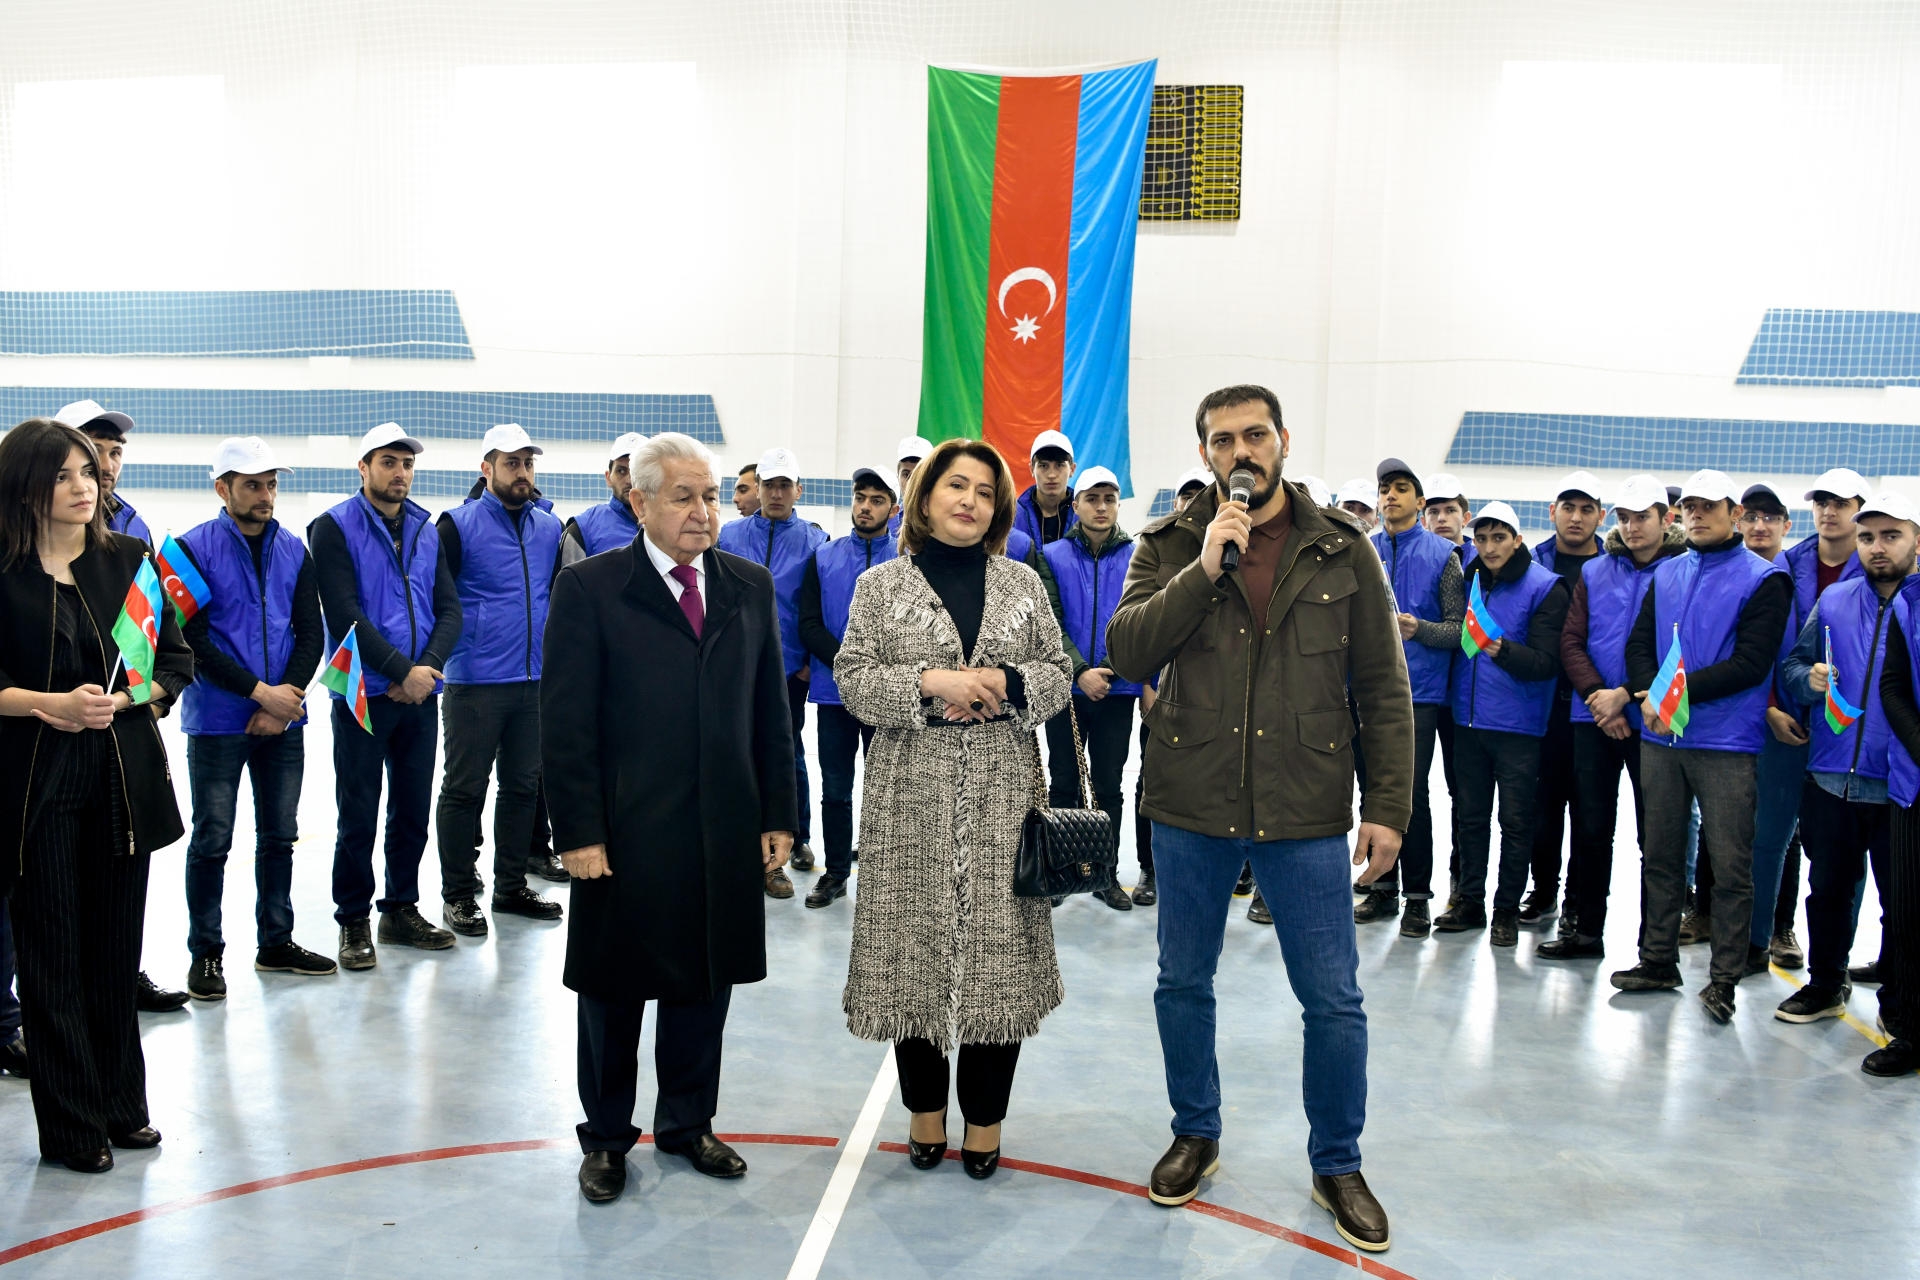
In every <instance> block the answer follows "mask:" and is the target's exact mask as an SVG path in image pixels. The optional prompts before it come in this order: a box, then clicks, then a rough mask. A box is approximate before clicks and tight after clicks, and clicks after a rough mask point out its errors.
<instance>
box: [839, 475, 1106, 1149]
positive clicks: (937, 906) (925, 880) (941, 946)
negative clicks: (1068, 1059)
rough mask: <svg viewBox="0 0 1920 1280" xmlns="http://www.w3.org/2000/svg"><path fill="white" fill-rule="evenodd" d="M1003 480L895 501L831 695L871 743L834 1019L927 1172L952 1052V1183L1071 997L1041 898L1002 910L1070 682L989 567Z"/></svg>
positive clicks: (1019, 582)
mask: <svg viewBox="0 0 1920 1280" xmlns="http://www.w3.org/2000/svg"><path fill="white" fill-rule="evenodd" d="M1013 496H1014V495H1013V477H1012V475H1011V474H1010V473H1009V472H1008V470H1007V464H1006V462H1005V461H1004V460H1003V459H1002V458H1001V457H1000V455H999V454H998V453H997V452H995V451H994V449H993V447H992V446H991V445H987V444H984V443H982V442H980V441H977V440H950V441H947V442H946V443H944V444H942V445H940V446H939V447H938V448H936V449H935V450H934V451H933V453H932V454H930V455H929V456H928V457H927V458H926V460H925V461H924V462H922V463H921V464H920V467H919V469H918V470H917V471H915V473H914V475H913V478H912V480H911V481H910V482H909V484H908V486H907V496H906V514H905V516H904V518H903V520H902V525H901V543H902V547H901V552H902V554H901V555H900V557H899V558H898V559H896V560H892V561H889V562H888V563H886V564H883V565H879V566H876V567H875V568H873V569H870V570H868V571H867V572H866V573H863V574H861V575H860V578H859V581H858V583H857V585H856V586H855V588H854V593H853V604H852V607H851V613H850V616H849V618H848V620H847V631H846V636H845V639H844V640H843V641H842V642H841V646H840V652H839V656H838V657H836V658H835V660H834V665H833V677H834V681H835V683H836V684H838V685H839V688H840V696H841V698H842V699H843V700H844V702H845V703H846V707H847V710H848V711H850V712H852V713H853V714H854V716H856V717H857V718H859V719H860V720H861V721H863V722H865V723H867V724H870V725H873V726H874V727H875V729H876V730H877V732H876V733H875V734H874V738H873V744H872V745H871V746H870V747H868V748H867V763H866V789H865V794H864V795H863V797H862V801H861V808H860V893H859V897H858V900H857V901H856V903H855V907H854V923H853V954H852V958H851V961H850V963H849V965H848V972H847V990H846V996H845V1000H844V1007H845V1009H846V1013H847V1025H848V1026H849V1027H850V1028H851V1029H852V1031H853V1033H854V1034H855V1035H857V1036H860V1037H861V1038H862V1039H867V1040H883V1041H891V1042H893V1044H894V1046H895V1057H896V1059H897V1060H898V1062H899V1066H900V1095H901V1101H903V1102H904V1103H905V1104H906V1106H907V1109H908V1110H909V1111H912V1112H913V1113H914V1118H913V1129H912V1132H911V1134H910V1137H911V1141H910V1143H909V1150H910V1154H911V1156H912V1159H913V1162H914V1163H915V1164H916V1165H918V1166H920V1167H921V1168H934V1167H936V1166H938V1165H939V1164H940V1162H941V1161H942V1160H943V1159H944V1157H945V1154H946V1107H947V1094H948V1070H947V1058H946V1055H947V1053H948V1052H949V1050H950V1049H952V1047H953V1046H954V1045H955V1044H958V1045H959V1066H958V1077H959V1081H958V1083H959V1094H960V1109H961V1112H962V1114H963V1115H964V1116H965V1117H966V1120H967V1133H966V1137H965V1139H964V1141H963V1142H962V1144H961V1155H962V1163H963V1164H964V1165H965V1166H966V1169H967V1172H968V1173H970V1174H972V1175H973V1176H975V1177H980V1178H984V1177H988V1176H990V1175H991V1174H992V1173H993V1171H994V1168H995V1167H996V1165H997V1163H998V1159H999V1148H1000V1134H999V1129H1000V1121H1001V1120H1002V1119H1003V1118H1004V1117H1005V1115H1006V1110H1007V1098H1008V1095H1009V1093H1010V1091H1011V1089H1012V1086H1013V1069H1014V1065H1015V1063H1016V1061H1017V1060H1018V1058H1019V1053H1020V1042H1021V1041H1022V1040H1023V1039H1025V1038H1026V1037H1027V1036H1030V1035H1032V1034H1033V1033H1034V1032H1036V1031H1038V1030H1039V1028H1040V1020H1041V1019H1042V1018H1044V1017H1046V1016H1047V1014H1048V1013H1050V1012H1052V1011H1053V1009H1054V1008H1055V1007H1056V1006H1057V1005H1058V1004H1059V1003H1060V1001H1061V999H1062V997H1063V996H1064V994H1065V992H1064V989H1063V987H1062V985H1061V982H1060V969H1059V966H1058V965H1057V964H1056V963H1055V960H1054V952H1053V920H1052V910H1051V906H1050V904H1049V903H1048V902H1047V900H1046V899H1045V898H1017V897H1015V896H1014V894H1013V862H1014V854H1015V851H1016V850H1017V849H1018V847H1019V842H1020V827H1021V823H1022V821H1023V820H1024V819H1025V817H1026V814H1027V810H1028V809H1029V808H1030V807H1031V806H1032V804H1033V802H1034V798H1035V796H1034V776H1035V772H1036V770H1037V769H1038V766H1039V754H1038V753H1039V747H1038V743H1037V741H1036V739H1035V736H1034V730H1035V728H1037V727H1038V726H1039V725H1041V724H1044V723H1045V722H1046V720H1047V718H1048V717H1050V716H1052V715H1054V714H1055V713H1057V712H1058V711H1060V709H1061V708H1063V707H1064V706H1066V704H1067V698H1068V696H1069V692H1070V689H1071V685H1070V683H1069V682H1070V679H1071V667H1070V665H1069V663H1068V660H1067V657H1066V655H1065V653H1064V652H1063V651H1062V649H1061V645H1060V628H1059V626H1058V624H1057V623H1056V622H1055V621H1054V617H1053V610H1052V609H1051V607H1049V604H1048V601H1047V596H1046V592H1045V589H1044V588H1043V587H1042V586H1041V584H1040V579H1039V577H1038V576H1037V575H1036V574H1035V573H1034V571H1033V570H1032V569H1030V568H1028V567H1027V566H1026V565H1023V564H1017V563H1015V562H1014V561H1012V560H1009V559H1007V558H1006V557H1005V556H1003V555H1001V554H999V553H1000V551H1001V550H1002V549H1003V548H1004V547H1005V544H1006V536H1007V530H1008V529H1009V528H1011V527H1012V524H1013Z"/></svg>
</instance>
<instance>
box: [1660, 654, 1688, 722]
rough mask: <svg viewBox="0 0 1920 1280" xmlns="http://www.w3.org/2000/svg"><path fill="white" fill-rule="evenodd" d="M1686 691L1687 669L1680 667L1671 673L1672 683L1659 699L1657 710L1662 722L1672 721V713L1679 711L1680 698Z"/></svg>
mask: <svg viewBox="0 0 1920 1280" xmlns="http://www.w3.org/2000/svg"><path fill="white" fill-rule="evenodd" d="M1686 691H1687V669H1686V667H1685V666H1682V667H1681V668H1680V669H1679V670H1677V671H1675V672H1674V673H1673V683H1672V684H1670V685H1668V686H1667V689H1666V693H1665V694H1663V695H1662V696H1661V698H1660V706H1659V710H1658V715H1659V718H1660V719H1662V720H1671V719H1673V713H1674V712H1676V711H1678V710H1679V709H1680V696H1681V695H1682V694H1684V693H1685V692H1686Z"/></svg>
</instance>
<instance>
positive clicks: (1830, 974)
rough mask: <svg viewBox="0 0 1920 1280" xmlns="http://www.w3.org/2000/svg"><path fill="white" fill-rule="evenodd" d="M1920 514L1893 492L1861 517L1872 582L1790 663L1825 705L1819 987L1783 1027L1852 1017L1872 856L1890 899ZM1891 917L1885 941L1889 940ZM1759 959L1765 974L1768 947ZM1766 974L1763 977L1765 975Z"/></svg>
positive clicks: (1812, 818) (1810, 811) (1809, 792)
mask: <svg viewBox="0 0 1920 1280" xmlns="http://www.w3.org/2000/svg"><path fill="white" fill-rule="evenodd" d="M1915 518H1916V512H1915V510H1914V505H1913V503H1912V501H1911V500H1910V499H1908V498H1907V496H1906V495H1905V494H1901V493H1894V492H1892V491H1890V490H1882V491H1881V492H1880V494H1879V495H1878V496H1876V497H1874V498H1872V499H1870V500H1869V501H1868V502H1867V503H1866V504H1865V505H1863V506H1862V507H1861V508H1860V510H1859V511H1858V512H1856V513H1855V514H1854V516H1853V523H1854V527H1855V529H1856V530H1857V531H1858V535H1859V557H1860V567H1861V568H1862V569H1863V570H1864V571H1865V572H1864V575H1863V576H1861V577H1856V578H1848V579H1845V580H1843V581H1840V582H1838V583H1835V584H1834V585H1833V586H1831V587H1828V588H1827V589H1826V590H1825V591H1824V592H1822V593H1821V595H1820V598H1819V601H1818V602H1817V603H1816V604H1815V605H1814V606H1813V610H1812V612H1811V613H1810V614H1809V615H1808V617H1807V625H1806V626H1805V627H1803V628H1802V629H1801V631H1800V638H1799V640H1798V641H1797V642H1796V643H1795V644H1794V646H1793V652H1791V653H1789V654H1788V655H1787V657H1786V659H1785V660H1784V661H1783V662H1782V663H1781V664H1780V681H1781V684H1782V685H1784V686H1785V688H1786V691H1787V693H1788V695H1789V696H1791V697H1792V698H1793V699H1795V700H1796V701H1798V702H1800V703H1802V704H1805V705H1812V706H1814V708H1815V709H1814V713H1813V724H1812V743H1811V745H1810V746H1809V749H1808V755H1807V775H1806V785H1805V786H1803V787H1802V788H1801V794H1800V830H1801V834H1802V838H1803V840H1804V841H1805V843H1806V851H1807V983H1806V985H1805V986H1803V987H1801V988H1800V989H1799V990H1798V991H1796V992H1794V993H1793V994H1792V995H1790V996H1788V997H1787V998H1786V999H1785V1000H1783V1001H1781V1002H1780V1007H1779V1008H1777V1009H1775V1010H1774V1013H1773V1016H1774V1017H1776V1018H1778V1019H1779V1020H1780V1021H1782V1022H1817V1021H1819V1020H1820V1019H1822V1018H1837V1017H1839V1016H1840V1015H1841V1014H1843V1013H1845V1012H1846V1008H1847V996H1848V995H1849V994H1850V992H1851V988H1850V986H1849V985H1848V982H1847V952H1848V950H1849V949H1850V948H1851V946H1852V944H1853V932H1854V925H1855V916H1856V913H1857V911H1858V907H1857V905H1856V904H1857V902H1858V900H1859V899H1858V897H1857V895H1858V894H1859V892H1860V889H1861V887H1862V885H1863V884H1864V883H1865V879H1866V872H1867V860H1868V859H1869V858H1871V859H1872V863H1873V882H1874V884H1875V886H1876V887H1877V888H1878V889H1879V891H1880V896H1881V899H1882V902H1883V903H1884V901H1885V900H1886V897H1887V854H1888V849H1889V828H1888V818H1889V813H1888V809H1887V741H1888V728H1887V719H1886V716H1885V715H1884V714H1882V712H1881V707H1880V677H1881V674H1882V672H1883V671H1884V669H1885V659H1886V654H1887V636H1888V633H1889V632H1890V631H1891V630H1892V629H1893V625H1894V608H1893V605H1894V601H1895V599H1896V598H1897V597H1898V596H1899V593H1900V587H1901V584H1903V583H1904V582H1905V581H1906V579H1907V576H1908V575H1909V574H1911V573H1912V572H1913V567H1914V550H1915V533H1916V526H1915V524H1914V521H1915ZM1884 924H1885V921H1884V918H1883V920H1882V926H1883V927H1882V930H1881V936H1882V937H1885V936H1886V930H1885V927H1884ZM1751 951H1752V952H1755V953H1758V955H1757V958H1756V959H1755V961H1754V963H1755V964H1757V965H1758V966H1759V967H1760V968H1762V969H1764V968H1765V965H1766V949H1765V948H1764V947H1751ZM1756 971H1757V970H1756Z"/></svg>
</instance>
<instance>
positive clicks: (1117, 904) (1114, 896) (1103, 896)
mask: <svg viewBox="0 0 1920 1280" xmlns="http://www.w3.org/2000/svg"><path fill="white" fill-rule="evenodd" d="M1093 896H1094V897H1096V898H1098V899H1100V901H1102V902H1104V903H1106V904H1107V905H1108V906H1110V907H1112V908H1113V909H1114V910H1115V911H1131V910H1133V899H1132V898H1129V897H1128V896H1127V891H1126V890H1125V889H1123V888H1121V887H1120V886H1119V885H1117V884H1115V885H1109V886H1108V887H1106V888H1105V889H1102V890H1100V892H1098V893H1096V894H1094V895H1093Z"/></svg>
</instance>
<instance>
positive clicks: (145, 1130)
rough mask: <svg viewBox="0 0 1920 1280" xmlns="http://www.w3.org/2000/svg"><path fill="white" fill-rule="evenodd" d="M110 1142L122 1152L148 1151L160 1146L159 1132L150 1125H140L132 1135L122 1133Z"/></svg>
mask: <svg viewBox="0 0 1920 1280" xmlns="http://www.w3.org/2000/svg"><path fill="white" fill-rule="evenodd" d="M111 1141H112V1143H113V1145H114V1146H116V1147H119V1148H120V1149H121V1150H122V1151H150V1150H152V1149H153V1148H155V1147H157V1146H159V1145H160V1131H159V1130H158V1129H156V1128H154V1127H153V1126H152V1125H150V1124H148V1125H142V1126H140V1127H139V1128H138V1129H135V1130H134V1131H133V1132H132V1133H123V1134H121V1135H120V1136H119V1137H117V1138H113V1139H111Z"/></svg>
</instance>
